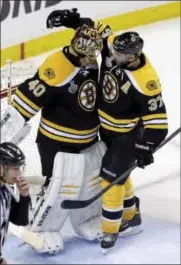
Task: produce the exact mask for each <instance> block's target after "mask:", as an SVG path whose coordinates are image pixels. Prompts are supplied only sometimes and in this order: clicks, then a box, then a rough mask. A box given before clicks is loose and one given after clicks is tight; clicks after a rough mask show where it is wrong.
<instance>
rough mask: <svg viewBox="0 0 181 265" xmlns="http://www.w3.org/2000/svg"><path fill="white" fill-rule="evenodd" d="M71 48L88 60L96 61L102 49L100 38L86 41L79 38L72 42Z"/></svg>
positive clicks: (86, 39) (83, 38)
mask: <svg viewBox="0 0 181 265" xmlns="http://www.w3.org/2000/svg"><path fill="white" fill-rule="evenodd" d="M73 47H74V50H75V52H76V53H77V54H79V55H81V56H83V57H85V56H86V57H88V58H89V59H96V58H97V57H98V56H99V54H100V53H101V50H102V48H103V40H102V38H101V37H100V38H95V39H91V38H89V39H88V38H85V37H82V36H81V37H79V38H77V39H75V40H74V43H73Z"/></svg>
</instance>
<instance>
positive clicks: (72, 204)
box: [61, 127, 181, 209]
mask: <svg viewBox="0 0 181 265" xmlns="http://www.w3.org/2000/svg"><path fill="white" fill-rule="evenodd" d="M180 132H181V127H180V128H178V129H177V130H176V131H175V132H173V133H172V134H171V135H170V136H168V137H167V138H166V140H165V141H163V142H162V143H161V144H160V145H159V146H158V147H157V148H155V150H154V151H153V153H155V152H157V151H158V150H159V149H160V148H162V147H163V146H164V145H166V144H167V143H168V142H169V141H170V140H172V139H173V138H174V137H175V136H176V135H177V134H179V133H180ZM136 167H137V163H136V162H135V163H134V164H133V165H132V166H131V167H130V168H129V169H128V170H127V171H125V172H124V173H123V174H122V175H121V176H120V177H119V178H117V179H115V180H114V181H113V182H111V183H110V184H109V185H108V186H107V187H105V188H104V189H103V190H101V191H100V192H98V193H97V194H96V195H95V196H94V197H92V198H91V199H88V200H82V201H80V200H64V201H62V203H61V207H62V208H63V209H80V208H85V207H87V206H88V205H90V204H91V203H93V202H94V201H95V200H97V199H98V198H99V197H101V196H102V195H103V194H104V193H105V192H106V191H108V190H109V189H110V188H111V187H112V186H113V185H115V184H118V183H119V182H120V181H121V180H123V179H124V178H125V177H126V176H127V175H129V174H130V172H131V171H132V170H134V169H135V168H136Z"/></svg>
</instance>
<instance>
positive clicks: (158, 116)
mask: <svg viewBox="0 0 181 265" xmlns="http://www.w3.org/2000/svg"><path fill="white" fill-rule="evenodd" d="M141 118H142V120H143V121H145V120H152V119H167V114H166V113H157V114H150V115H146V116H142V117H141Z"/></svg>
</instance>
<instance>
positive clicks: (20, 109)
mask: <svg viewBox="0 0 181 265" xmlns="http://www.w3.org/2000/svg"><path fill="white" fill-rule="evenodd" d="M12 106H13V107H15V108H16V109H17V110H18V111H19V112H20V113H21V114H23V115H24V116H25V117H27V118H29V119H31V118H32V117H33V115H32V114H30V113H29V112H27V111H26V110H24V109H23V108H22V107H20V105H19V104H18V103H16V102H13V103H12Z"/></svg>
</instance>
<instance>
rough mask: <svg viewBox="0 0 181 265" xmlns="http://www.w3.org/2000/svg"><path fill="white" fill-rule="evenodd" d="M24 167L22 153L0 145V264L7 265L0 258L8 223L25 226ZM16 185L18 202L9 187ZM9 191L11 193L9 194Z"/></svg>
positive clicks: (25, 183)
mask: <svg viewBox="0 0 181 265" xmlns="http://www.w3.org/2000/svg"><path fill="white" fill-rule="evenodd" d="M24 165H25V156H24V154H23V153H22V151H21V150H20V149H19V148H18V147H17V146H16V145H14V144H12V143H7V142H6V143H3V144H0V206H1V219H0V223H1V251H0V264H7V263H6V260H5V259H4V258H3V256H2V247H3V244H4V241H5V238H6V233H7V229H8V224H9V221H10V222H12V223H13V224H16V225H20V226H26V225H27V224H28V212H29V210H28V209H29V204H30V197H29V185H28V182H27V180H26V179H25V178H24V177H23V176H22V169H23V167H24ZM13 184H16V186H17V188H18V190H19V193H20V201H19V202H16V201H15V199H14V197H13V196H12V194H13V189H12V188H11V187H10V186H9V185H13ZM10 190H11V191H12V193H10Z"/></svg>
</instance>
